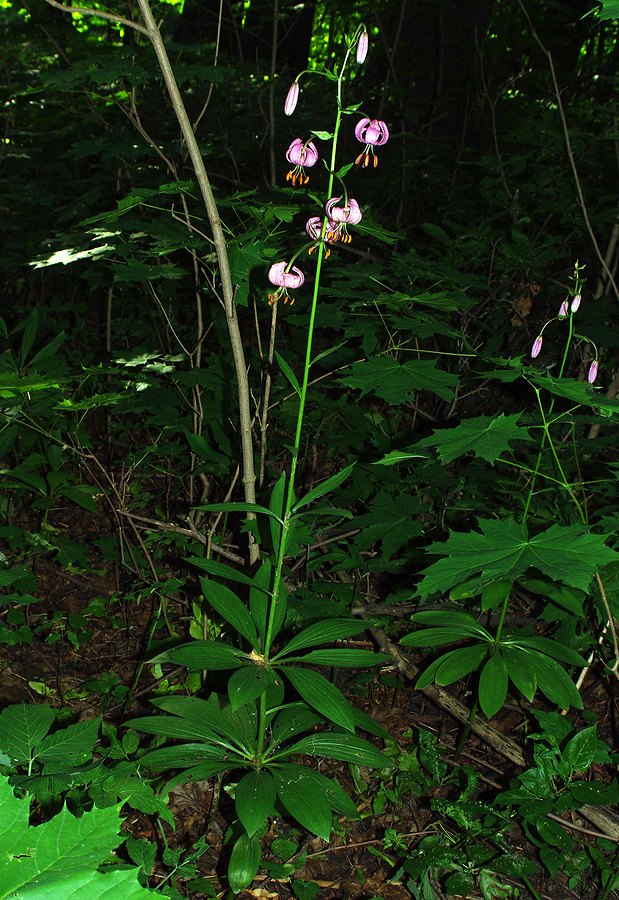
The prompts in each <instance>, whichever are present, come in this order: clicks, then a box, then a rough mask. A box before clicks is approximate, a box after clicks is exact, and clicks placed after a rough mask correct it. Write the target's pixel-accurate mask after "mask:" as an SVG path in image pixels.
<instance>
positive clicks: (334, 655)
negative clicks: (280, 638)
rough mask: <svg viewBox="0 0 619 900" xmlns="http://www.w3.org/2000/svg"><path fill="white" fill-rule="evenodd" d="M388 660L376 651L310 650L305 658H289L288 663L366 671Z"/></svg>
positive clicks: (384, 654) (388, 657)
mask: <svg viewBox="0 0 619 900" xmlns="http://www.w3.org/2000/svg"><path fill="white" fill-rule="evenodd" d="M388 659H391V657H390V656H388V655H387V654H386V653H375V652H374V650H310V652H309V653H306V654H305V656H292V657H290V656H289V657H287V658H286V662H287V663H289V662H303V663H311V664H312V665H314V666H339V667H343V666H347V667H350V668H353V669H357V668H358V669H364V668H365V667H366V666H378V665H380V664H381V663H383V662H386V661H387V660H388Z"/></svg>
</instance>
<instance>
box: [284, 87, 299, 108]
mask: <svg viewBox="0 0 619 900" xmlns="http://www.w3.org/2000/svg"><path fill="white" fill-rule="evenodd" d="M298 99H299V82H298V81H293V82H292V84H291V85H290V87H289V88H288V93H287V94H286V100H285V101H284V113H285V114H286V115H287V116H291V115H292V114H293V112H294V111H295V109H296V108H297V101H298Z"/></svg>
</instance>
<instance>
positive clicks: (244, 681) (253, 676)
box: [228, 663, 275, 712]
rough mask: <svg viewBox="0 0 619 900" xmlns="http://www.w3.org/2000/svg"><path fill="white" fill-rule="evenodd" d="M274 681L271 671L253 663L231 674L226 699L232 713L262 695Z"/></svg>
mask: <svg viewBox="0 0 619 900" xmlns="http://www.w3.org/2000/svg"><path fill="white" fill-rule="evenodd" d="M274 680H275V675H274V674H273V670H272V669H267V668H266V667H265V666H260V665H256V664H254V663H251V664H250V665H249V666H243V668H242V669H237V670H236V672H233V674H232V675H231V676H230V678H229V679H228V697H229V698H230V709H231V710H232V712H236V711H237V709H240V708H241V707H242V706H245V704H246V703H251V702H252V700H256V699H257V698H258V697H260V696H261V695H262V694H264V692H265V691H266V690H268V688H269V687H270V686H271V685H272V684H273V682H274Z"/></svg>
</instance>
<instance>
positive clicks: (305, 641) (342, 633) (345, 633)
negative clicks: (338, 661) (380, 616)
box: [272, 619, 367, 662]
mask: <svg viewBox="0 0 619 900" xmlns="http://www.w3.org/2000/svg"><path fill="white" fill-rule="evenodd" d="M366 628H367V624H366V623H365V622H362V621H361V620H360V619H325V620H324V622H314V624H313V625H308V627H307V628H304V629H303V630H302V631H300V632H299V633H298V634H296V635H295V636H294V637H293V638H292V640H290V641H288V643H287V644H286V646H285V647H282V649H281V650H280V651H279V653H278V654H276V656H274V657H273V658H272V661H273V662H275V661H276V660H280V661H281V660H283V659H284V657H286V656H288V655H289V654H291V653H294V652H295V651H296V650H304V649H305V648H306V647H313V646H315V645H316V644H330V643H331V642H332V641H339V640H342V638H347V637H352V636H353V635H355V634H360V632H362V631H365V629H366Z"/></svg>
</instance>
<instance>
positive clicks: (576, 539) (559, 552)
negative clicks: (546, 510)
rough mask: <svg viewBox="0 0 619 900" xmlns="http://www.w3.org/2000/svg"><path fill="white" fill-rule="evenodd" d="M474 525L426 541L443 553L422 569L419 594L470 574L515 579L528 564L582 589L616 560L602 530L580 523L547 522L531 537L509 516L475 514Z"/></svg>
mask: <svg viewBox="0 0 619 900" xmlns="http://www.w3.org/2000/svg"><path fill="white" fill-rule="evenodd" d="M479 527H480V528H481V531H482V533H481V534H479V533H477V532H468V533H457V532H451V533H450V536H449V538H448V540H447V541H445V542H444V543H442V544H441V543H435V544H432V545H431V546H430V548H429V552H430V553H434V554H437V555H440V556H444V557H446V558H445V559H441V560H439V561H438V562H436V563H434V564H433V565H431V566H429V567H428V568H427V569H426V571H425V577H424V579H423V581H422V582H421V584H420V585H419V588H418V593H419V596H421V597H427V596H428V595H429V594H434V593H436V592H439V593H447V592H448V591H449V590H450V588H451V587H453V586H454V585H455V584H461V583H462V582H463V581H467V580H468V579H470V578H471V577H472V576H473V575H480V576H481V577H482V581H484V582H490V581H497V580H500V579H515V578H516V577H517V576H518V575H521V574H524V573H525V572H526V571H527V570H528V569H529V568H535V569H538V570H539V571H540V572H542V574H544V575H547V576H549V577H550V578H552V579H554V580H556V581H558V582H563V583H564V584H568V585H571V586H572V587H574V588H578V589H580V590H583V591H586V590H587V589H588V587H589V584H590V582H591V579H592V578H593V576H594V574H595V573H596V571H597V570H598V569H599V568H601V567H602V566H605V565H606V564H608V563H610V562H613V561H617V560H618V559H619V554H618V553H617V552H616V551H615V550H611V549H610V548H609V547H606V545H605V544H604V537H603V536H602V535H597V534H587V533H586V532H585V531H584V528H583V527H582V526H580V525H567V526H561V525H552V526H551V527H550V528H549V529H547V530H546V531H544V532H542V533H541V534H538V535H535V536H534V537H532V538H529V537H528V534H527V531H526V528H525V526H524V525H522V524H517V523H516V522H514V520H513V519H511V518H510V519H500V520H495V519H485V520H482V519H480V520H479Z"/></svg>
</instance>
